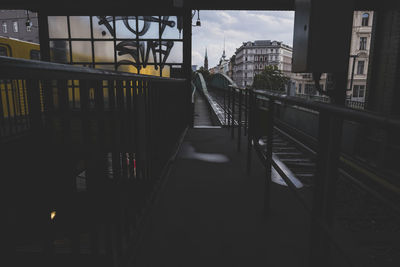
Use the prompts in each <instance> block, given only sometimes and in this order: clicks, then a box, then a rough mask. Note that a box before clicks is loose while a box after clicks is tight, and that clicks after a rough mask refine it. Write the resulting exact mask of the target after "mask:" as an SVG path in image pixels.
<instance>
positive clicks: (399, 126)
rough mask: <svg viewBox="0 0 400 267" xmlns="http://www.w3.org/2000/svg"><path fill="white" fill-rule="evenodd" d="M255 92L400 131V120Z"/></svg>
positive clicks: (259, 91)
mask: <svg viewBox="0 0 400 267" xmlns="http://www.w3.org/2000/svg"><path fill="white" fill-rule="evenodd" d="M253 92H254V93H256V94H257V95H262V96H265V97H268V98H270V99H272V100H279V101H282V102H284V103H288V104H293V105H298V106H301V107H305V108H309V109H314V110H317V111H323V112H328V113H331V114H332V115H335V116H337V117H340V118H343V119H349V120H354V121H357V122H361V123H369V124H374V126H378V127H382V128H385V129H394V130H400V120H398V119H394V118H388V117H384V116H381V115H377V114H373V113H370V112H365V111H359V110H354V109H349V108H345V107H342V106H339V105H336V104H327V103H322V102H315V101H310V100H305V99H299V98H296V97H292V96H281V95H278V94H273V93H269V92H266V91H261V90H253Z"/></svg>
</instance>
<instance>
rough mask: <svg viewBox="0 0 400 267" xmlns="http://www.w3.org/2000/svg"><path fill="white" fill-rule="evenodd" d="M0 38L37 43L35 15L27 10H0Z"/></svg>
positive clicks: (37, 32)
mask: <svg viewBox="0 0 400 267" xmlns="http://www.w3.org/2000/svg"><path fill="white" fill-rule="evenodd" d="M0 24H1V28H0V36H3V37H11V38H15V39H18V40H23V41H28V42H32V43H37V44H38V43H39V28H38V18H37V13H35V12H31V11H28V10H4V9H2V10H0Z"/></svg>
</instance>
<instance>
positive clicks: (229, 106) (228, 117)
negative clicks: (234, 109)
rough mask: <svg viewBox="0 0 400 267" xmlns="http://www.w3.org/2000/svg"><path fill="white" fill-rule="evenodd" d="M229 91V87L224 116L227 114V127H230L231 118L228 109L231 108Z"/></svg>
mask: <svg viewBox="0 0 400 267" xmlns="http://www.w3.org/2000/svg"><path fill="white" fill-rule="evenodd" d="M231 89H232V88H230V87H228V88H227V94H228V105H227V107H226V109H225V110H226V114H227V119H228V121H227V123H228V127H231V117H230V108H231Z"/></svg>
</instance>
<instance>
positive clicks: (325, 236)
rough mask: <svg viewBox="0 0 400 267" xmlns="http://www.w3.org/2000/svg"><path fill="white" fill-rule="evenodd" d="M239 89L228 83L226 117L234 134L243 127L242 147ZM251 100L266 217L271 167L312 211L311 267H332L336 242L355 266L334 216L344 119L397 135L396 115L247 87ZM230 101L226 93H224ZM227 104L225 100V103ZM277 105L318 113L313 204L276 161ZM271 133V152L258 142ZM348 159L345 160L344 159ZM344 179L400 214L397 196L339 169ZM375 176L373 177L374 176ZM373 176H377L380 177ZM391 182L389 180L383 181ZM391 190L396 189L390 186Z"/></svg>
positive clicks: (252, 139) (252, 143) (251, 140)
mask: <svg viewBox="0 0 400 267" xmlns="http://www.w3.org/2000/svg"><path fill="white" fill-rule="evenodd" d="M243 91H244V90H240V89H238V88H232V87H228V88H226V90H225V93H224V94H226V95H227V97H226V99H227V105H226V107H227V108H226V109H225V110H226V112H227V114H226V117H227V118H228V122H229V123H228V126H229V127H231V131H232V137H234V128H237V130H238V137H239V138H238V146H239V145H240V126H239V127H238V125H235V124H234V123H231V121H233V120H234V118H237V119H238V118H239V116H240V115H239V114H242V113H241V112H237V111H236V110H235V107H239V106H241V105H240V104H238V102H240V101H237V100H235V98H236V99H237V98H238V97H240V95H241V92H243ZM246 93H248V98H247V100H246V101H244V103H245V105H244V107H243V108H242V110H243V109H244V110H246V116H248V120H247V121H248V124H247V128H248V129H247V137H248V138H247V148H248V151H247V170H248V171H250V169H251V154H252V150H253V149H254V150H255V151H256V152H257V155H258V156H259V158H260V159H261V160H262V161H263V163H264V167H265V168H266V177H265V195H264V207H265V213H266V215H269V210H270V206H271V199H270V196H271V194H270V190H271V170H272V167H273V168H275V170H276V171H277V172H278V173H279V175H280V176H281V177H282V179H283V180H284V181H285V183H286V184H287V185H288V187H289V189H290V190H291V191H292V192H293V193H294V195H295V196H296V198H297V199H298V201H299V202H300V203H302V205H303V206H304V208H305V210H307V211H308V212H309V214H310V218H311V225H310V229H311V230H310V247H309V249H310V250H309V251H310V254H309V266H327V265H328V263H329V262H330V260H332V258H330V256H329V254H330V253H331V246H333V247H334V248H335V249H336V250H337V251H339V252H340V253H341V255H342V257H343V258H344V259H345V261H346V262H347V264H349V265H350V266H358V265H357V263H356V262H354V259H352V258H351V257H350V256H349V255H348V254H347V251H346V249H344V248H343V242H342V240H340V238H338V237H336V236H335V230H334V215H335V208H334V206H335V204H334V203H335V194H336V181H337V179H338V174H339V168H340V164H339V161H343V158H342V157H343V156H342V155H341V151H340V150H341V136H342V127H343V121H344V120H346V121H353V122H357V123H359V124H361V125H368V127H375V128H377V129H382V130H384V131H388V132H392V133H396V132H397V133H398V132H400V121H399V120H396V119H392V118H387V117H383V116H379V115H377V114H372V113H368V112H364V111H358V110H355V109H349V108H345V107H341V106H337V105H333V104H328V103H323V102H320V101H313V100H308V99H299V98H298V97H291V96H282V95H281V94H277V93H271V92H268V91H261V90H247V91H246ZM223 101H224V103H225V97H224V100H223ZM224 105H225V104H224ZM277 105H291V106H294V107H297V108H303V109H305V110H312V111H313V112H314V113H315V114H317V116H318V118H319V119H318V120H319V123H318V124H319V126H318V138H317V142H318V143H317V149H316V153H317V155H316V156H315V158H316V160H317V161H316V173H315V175H314V177H315V179H314V182H313V197H312V200H311V203H309V202H308V201H307V200H306V199H305V198H304V196H303V194H302V193H300V192H299V189H298V188H297V187H296V185H295V184H294V183H293V182H292V180H291V179H289V177H288V176H287V175H286V173H285V170H284V169H281V167H280V166H279V164H278V163H277V162H276V161H275V159H274V157H275V156H274V155H273V153H272V151H273V132H274V127H276V124H275V119H276V118H275V117H276V116H275V115H274V113H275V110H277V109H276V106H277ZM265 136H266V150H265V151H264V148H262V147H261V146H260V145H259V140H258V139H259V138H261V137H265ZM344 160H346V159H344ZM340 174H341V179H342V178H343V179H346V180H347V181H348V182H350V183H356V184H357V185H356V186H358V187H360V188H362V190H365V191H366V192H368V194H370V195H371V196H372V197H374V198H376V199H377V200H378V201H380V202H381V203H383V204H384V205H385V206H386V207H390V208H392V209H393V211H394V212H399V211H400V207H399V206H398V205H396V204H395V202H393V200H392V199H390V198H388V197H387V196H385V194H382V193H381V192H378V191H379V190H378V189H376V188H373V187H371V185H368V184H366V183H364V182H362V181H360V180H358V179H356V180H354V179H353V177H352V176H349V175H348V174H346V172H343V170H342V169H340ZM373 178H374V177H373ZM374 179H377V178H376V177H375V178H374ZM382 182H383V183H387V181H386V182H385V181H382ZM391 190H392V189H391Z"/></svg>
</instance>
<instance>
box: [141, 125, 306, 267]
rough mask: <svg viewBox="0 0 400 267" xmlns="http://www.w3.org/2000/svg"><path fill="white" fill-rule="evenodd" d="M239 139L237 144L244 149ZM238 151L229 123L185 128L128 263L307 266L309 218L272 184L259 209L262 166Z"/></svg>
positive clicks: (285, 190) (283, 189)
mask: <svg viewBox="0 0 400 267" xmlns="http://www.w3.org/2000/svg"><path fill="white" fill-rule="evenodd" d="M245 140H246V139H243V142H242V143H243V148H242V151H247V150H246V147H245V145H246V142H245ZM252 166H253V167H252V173H251V175H247V174H246V171H245V170H246V152H237V150H236V141H235V140H232V139H230V132H229V130H228V129H223V128H222V129H191V130H189V131H188V134H187V135H186V137H185V140H184V142H183V144H182V146H181V149H180V151H179V154H178V157H177V159H176V161H175V162H174V164H173V166H172V170H171V173H170V175H169V178H168V181H167V184H166V186H165V188H164V190H163V191H162V192H161V195H160V197H159V199H158V201H157V202H156V204H155V206H154V207H153V209H152V210H151V212H150V216H149V218H148V220H147V226H146V228H145V231H144V234H143V238H142V241H141V242H140V243H139V248H138V250H137V252H136V255H137V256H136V261H135V263H136V264H135V266H140V267H142V266H150V267H155V266H174V267H178V266H182V267H183V266H184V267H186V266H187V267H194V266H199V267H200V266H272V267H275V266H277V267H280V266H282V267H285V266H288V267H289V266H290V267H295V266H307V264H306V263H305V259H307V253H308V231H309V229H308V226H307V222H308V217H307V215H306V212H305V211H303V209H302V207H301V205H300V204H299V203H297V202H296V200H295V199H294V197H293V196H292V194H291V193H290V192H289V189H288V188H287V187H284V186H281V185H277V184H274V183H272V201H271V203H272V211H271V215H270V217H269V218H267V217H265V216H264V214H263V194H264V190H263V188H264V187H263V185H264V169H263V168H262V166H261V163H260V162H259V160H258V158H256V156H255V153H254V152H253V162H252Z"/></svg>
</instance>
